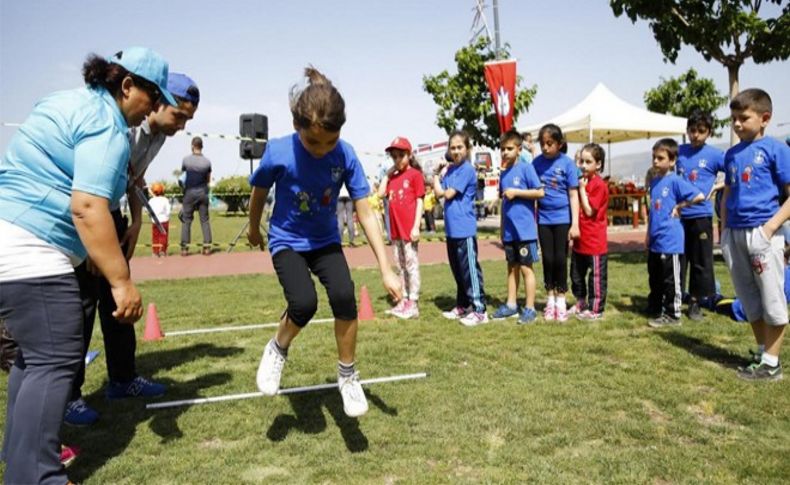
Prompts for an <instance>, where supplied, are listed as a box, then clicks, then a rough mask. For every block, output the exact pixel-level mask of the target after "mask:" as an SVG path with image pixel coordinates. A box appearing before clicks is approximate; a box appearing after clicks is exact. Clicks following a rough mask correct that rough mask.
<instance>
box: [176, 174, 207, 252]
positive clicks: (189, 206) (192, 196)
mask: <svg viewBox="0 0 790 485" xmlns="http://www.w3.org/2000/svg"><path fill="white" fill-rule="evenodd" d="M208 208H209V201H208V188H207V187H195V188H191V189H187V191H186V192H184V201H183V207H182V208H181V247H182V248H183V247H187V246H189V242H190V241H191V239H192V236H191V235H192V220H193V218H194V217H195V209H197V211H198V214H200V229H202V230H203V245H204V246H210V245H211V224H210V223H209V221H208Z"/></svg>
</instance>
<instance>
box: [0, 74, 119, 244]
mask: <svg viewBox="0 0 790 485" xmlns="http://www.w3.org/2000/svg"><path fill="white" fill-rule="evenodd" d="M128 130H129V127H128V125H127V124H126V120H125V119H124V117H123V114H122V113H121V110H120V108H119V107H118V103H117V102H116V101H115V99H113V97H112V96H111V95H110V93H108V92H107V91H106V90H105V89H101V88H99V89H91V88H80V89H74V90H70V91H59V92H56V93H53V94H50V95H49V96H47V97H45V98H43V99H42V100H40V101H39V102H38V103H36V106H35V107H34V108H33V111H32V113H30V116H29V117H28V118H27V120H25V122H24V123H23V124H22V126H20V127H19V130H18V131H17V132H16V134H15V135H14V137H13V138H12V139H11V142H10V143H9V145H8V150H7V151H6V154H5V156H4V157H3V158H2V160H0V217H2V218H3V220H5V221H8V222H10V223H12V224H14V225H16V226H19V227H21V228H23V229H26V230H27V231H29V232H31V233H32V234H34V235H35V236H36V237H38V238H39V239H41V240H43V241H45V242H47V243H49V244H51V245H53V246H55V247H56V248H58V249H60V250H61V251H63V252H64V253H65V254H67V255H69V256H73V257H76V258H79V259H84V258H85V257H86V256H87V252H86V250H85V247H84V246H83V245H82V242H81V241H80V238H79V235H78V234H77V229H76V228H75V227H74V222H73V221H72V218H71V193H72V191H74V190H78V191H80V192H85V193H88V194H91V195H96V196H99V197H104V198H106V199H108V200H109V201H110V203H111V204H113V203H117V201H118V200H120V198H121V196H122V195H123V194H124V192H125V190H126V181H127V172H128V166H129V153H130V151H129V138H128V136H127V132H128Z"/></svg>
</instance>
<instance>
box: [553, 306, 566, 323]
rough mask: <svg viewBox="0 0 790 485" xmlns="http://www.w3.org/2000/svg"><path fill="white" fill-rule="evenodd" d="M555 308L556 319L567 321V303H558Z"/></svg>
mask: <svg viewBox="0 0 790 485" xmlns="http://www.w3.org/2000/svg"><path fill="white" fill-rule="evenodd" d="M554 308H555V309H554V319H555V320H557V321H558V322H567V321H568V311H567V310H566V309H565V305H557V306H556V307H554Z"/></svg>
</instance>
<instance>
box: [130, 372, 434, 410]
mask: <svg viewBox="0 0 790 485" xmlns="http://www.w3.org/2000/svg"><path fill="white" fill-rule="evenodd" d="M426 377H428V373H427V372H418V373H416V374H402V375H398V376H390V377H375V378H372V379H363V380H361V381H359V383H360V384H362V385H368V384H380V383H383V382H395V381H405V380H409V379H424V378H426ZM325 389H337V383H336V382H333V383H330V384H317V385H314V386H302V387H291V388H288V389H280V390H279V391H277V395H278V396H281V395H285V394H299V393H302V392H313V391H322V390H325ZM263 396H264V394H263V393H261V392H248V393H244V394H226V395H224V396H214V397H201V398H197V399H182V400H180V401H167V402H157V403H150V404H146V405H145V409H164V408H174V407H179V406H192V405H194V404H208V403H212V402H222V401H235V400H239V399H251V398H255V397H263Z"/></svg>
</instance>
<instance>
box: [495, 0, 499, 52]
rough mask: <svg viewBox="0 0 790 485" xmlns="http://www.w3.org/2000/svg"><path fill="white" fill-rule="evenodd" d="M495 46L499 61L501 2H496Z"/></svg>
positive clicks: (496, 0)
mask: <svg viewBox="0 0 790 485" xmlns="http://www.w3.org/2000/svg"><path fill="white" fill-rule="evenodd" d="M494 46H495V47H496V58H497V59H499V58H500V55H499V49H500V41H499V0H494Z"/></svg>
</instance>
